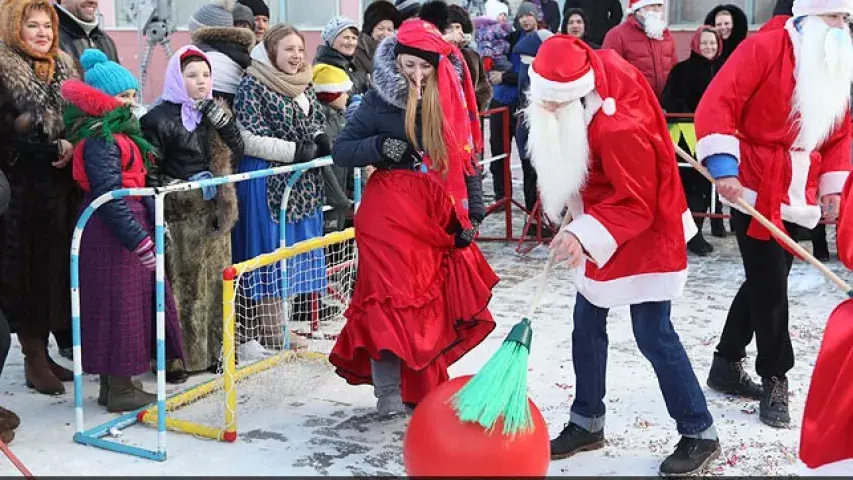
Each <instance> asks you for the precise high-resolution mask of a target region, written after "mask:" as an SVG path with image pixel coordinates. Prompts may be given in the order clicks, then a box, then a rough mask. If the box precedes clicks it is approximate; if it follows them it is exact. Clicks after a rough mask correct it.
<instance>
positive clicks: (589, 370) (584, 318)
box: [572, 294, 716, 438]
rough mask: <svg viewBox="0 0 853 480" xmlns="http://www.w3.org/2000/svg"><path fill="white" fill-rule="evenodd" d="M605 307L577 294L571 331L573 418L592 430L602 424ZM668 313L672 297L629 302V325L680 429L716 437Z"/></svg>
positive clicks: (701, 394)
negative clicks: (574, 385)
mask: <svg viewBox="0 0 853 480" xmlns="http://www.w3.org/2000/svg"><path fill="white" fill-rule="evenodd" d="M607 313H608V309H606V308H600V307H597V306H595V305H593V304H591V303H590V302H589V300H587V299H586V298H584V296H583V295H581V294H578V295H577V300H576V302H575V311H574V330H573V331H572V361H573V363H574V368H575V381H576V382H577V388H576V397H575V401H574V403H572V421H573V422H574V423H576V424H578V425H580V426H581V427H583V428H585V429H587V430H589V431H593V432H595V431H598V430H601V429H602V428H604V413H605V407H604V401H603V400H604V386H605V378H606V377H605V375H606V369H607ZM669 316H670V302H649V303H641V304H637V305H631V325H632V326H633V329H634V338H635V339H636V340H637V346H639V347H640V352H642V354H643V356H645V357H646V359H648V360H649V362H651V364H652V368H654V370H655V374H656V375H657V377H658V384H659V385H660V390H661V393H663V399H664V401H665V402H666V409H667V411H668V412H669V416H670V417H672V419H673V420H675V423H676V426H677V428H678V433H680V434H681V435H686V436H691V437H700V438H705V437H706V436H709V437H710V438H716V432H715V431H714V430H713V429H711V427H712V425H713V423H714V419H713V418H712V417H711V413H710V412H709V411H708V404H707V403H706V402H705V395H704V394H703V393H702V388H701V387H700V386H699V381H698V380H697V379H696V374H695V373H693V368H692V366H691V365H690V359H689V358H687V353H686V352H685V351H684V347H683V346H682V345H681V340H680V339H679V338H678V334H677V333H675V330H674V329H673V328H672V322H670V319H669ZM706 431H707V432H706ZM703 433H706V435H703Z"/></svg>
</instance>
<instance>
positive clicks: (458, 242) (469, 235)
mask: <svg viewBox="0 0 853 480" xmlns="http://www.w3.org/2000/svg"><path fill="white" fill-rule="evenodd" d="M471 225H472V228H469V229H466V230H460V231H459V233H457V234H456V239H455V240H454V242H453V245H454V246H455V247H456V248H465V247H467V246H468V245H471V242H473V241H474V237H476V236H477V232H479V231H480V222H478V221H476V220H473V219H472V220H471Z"/></svg>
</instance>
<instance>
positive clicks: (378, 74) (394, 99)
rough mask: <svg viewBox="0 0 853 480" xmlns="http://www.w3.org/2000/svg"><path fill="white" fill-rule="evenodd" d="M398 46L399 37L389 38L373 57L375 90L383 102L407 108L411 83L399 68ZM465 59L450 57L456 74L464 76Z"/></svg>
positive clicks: (380, 45) (381, 44)
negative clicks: (395, 53) (396, 52)
mask: <svg viewBox="0 0 853 480" xmlns="http://www.w3.org/2000/svg"><path fill="white" fill-rule="evenodd" d="M395 46H397V36H396V35H395V36H393V37H388V38H386V39H385V40H382V43H380V44H379V46H378V47H377V48H376V54H375V55H374V56H373V89H374V90H376V93H377V94H378V95H379V97H380V98H382V100H385V102H387V103H388V104H390V105H393V106H395V107H397V108H406V101H407V100H408V98H409V81H408V80H407V79H406V77H405V76H403V74H402V73H400V70H399V68H397V56H396V55H394V47H395ZM463 61H464V59H461V58H456V57H455V56H453V57H450V62H451V63H452V64H453V67H454V68H455V69H456V73H458V74H459V76H460V77H461V76H462V62H463Z"/></svg>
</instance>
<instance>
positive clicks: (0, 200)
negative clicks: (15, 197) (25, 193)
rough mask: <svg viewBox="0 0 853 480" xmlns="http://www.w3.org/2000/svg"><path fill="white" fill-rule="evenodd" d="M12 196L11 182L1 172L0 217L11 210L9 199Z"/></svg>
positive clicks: (0, 171)
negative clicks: (7, 210) (8, 209)
mask: <svg viewBox="0 0 853 480" xmlns="http://www.w3.org/2000/svg"><path fill="white" fill-rule="evenodd" d="M11 196H12V190H11V187H10V186H9V180H8V179H7V178H6V175H5V174H4V173H3V171H2V170H0V217H2V216H3V214H4V213H6V209H7V208H9V199H10V198H11Z"/></svg>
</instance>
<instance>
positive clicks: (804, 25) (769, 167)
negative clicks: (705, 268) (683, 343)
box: [695, 0, 853, 427]
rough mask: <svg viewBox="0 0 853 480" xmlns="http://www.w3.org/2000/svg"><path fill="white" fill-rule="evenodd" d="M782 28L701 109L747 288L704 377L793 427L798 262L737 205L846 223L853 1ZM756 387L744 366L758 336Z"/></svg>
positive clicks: (812, 9)
mask: <svg viewBox="0 0 853 480" xmlns="http://www.w3.org/2000/svg"><path fill="white" fill-rule="evenodd" d="M793 13H794V15H793V17H791V18H789V19H788V20H787V22H786V24H785V27H784V28H779V29H775V30H768V31H765V32H762V33H759V34H756V35H752V36H750V37H749V38H747V39H746V40H745V41H744V42H743V43H741V44H740V45H739V46H738V48H737V49H736V50H735V52H734V53H733V54H732V56H731V57H730V58H729V61H728V62H726V64H725V66H724V67H723V68H722V70H720V72H719V73H718V74H717V76H716V77H715V78H714V80H713V81H712V82H711V85H710V86H709V87H708V90H707V91H706V92H705V94H704V96H703V97H702V101H701V102H700V103H699V107H698V109H697V110H696V116H695V125H696V134H697V136H698V138H699V142H698V144H697V147H696V148H697V154H698V156H699V159H700V160H701V161H703V162H705V164H706V165H707V167H708V169H709V170H710V172H711V174H712V175H713V176H714V178H716V179H717V186H718V189H719V192H720V195H721V196H722V197H723V203H726V204H728V205H730V206H733V208H732V226H733V227H734V230H735V234H736V236H737V240H738V247H739V248H740V252H741V258H742V260H743V267H744V270H745V273H746V280H745V281H744V282H743V284H742V285H741V287H740V290H739V291H738V293H737V295H735V298H734V300H733V301H732V304H731V307H730V308H729V313H728V317H727V318H726V324H725V327H724V328H723V333H722V335H721V337H720V341H719V343H718V344H717V348H716V353H715V354H714V361H713V364H712V366H711V371H710V373H709V375H708V385H709V386H710V387H711V388H713V389H715V390H718V391H721V392H724V393H728V394H734V395H740V396H743V397H747V398H752V399H760V401H761V402H760V408H759V418H760V420H761V421H762V422H764V423H765V424H767V425H770V426H773V427H785V426H787V425H788V424H789V422H790V415H789V413H788V380H787V377H786V374H787V372H788V371H789V370H790V369H791V368H792V367H793V366H794V350H793V348H792V346H791V338H790V336H789V334H788V274H789V272H790V270H791V264H792V263H793V256H792V254H791V253H790V252H788V251H787V250H786V249H785V248H783V247H782V246H781V245H780V244H779V243H777V242H776V241H774V239H773V238H772V237H771V235H770V233H769V232H768V231H767V230H766V229H765V228H763V227H762V226H761V225H760V224H759V223H758V222H757V221H755V220H752V219H751V218H750V217H749V215H747V214H746V213H744V212H743V211H742V210H741V207H739V206H738V205H737V203H736V202H737V200H738V199H739V198H743V200H745V201H746V202H748V203H750V204H752V205H754V206H755V208H756V209H757V210H758V211H759V212H760V213H761V214H763V215H764V216H766V217H767V218H769V219H770V220H772V221H773V223H775V224H776V225H777V226H778V227H780V228H782V229H783V230H784V229H787V230H788V231H789V232H791V233H795V232H796V229H797V228H799V227H798V226H800V227H805V228H808V229H812V228H814V227H815V226H816V225H817V223H818V221H819V220H820V219H821V217H823V218H824V219H827V220H834V219H835V218H836V216H837V215H838V211H839V204H840V195H839V193H840V192H841V189H842V187H843V185H844V183H845V181H846V179H847V176H848V172H849V171H850V169H851V164H850V146H851V145H850V134H851V130H850V115H849V112H848V107H849V101H850V82H851V80H853V41H851V38H850V31H849V29H848V28H847V20H848V16H849V15H850V14H853V0H796V1H795V2H794V9H793ZM753 334H754V335H755V340H756V344H757V348H758V356H757V357H756V361H755V369H756V371H757V373H758V375H759V376H760V377H761V386H760V387H759V386H758V385H756V384H755V383H754V382H753V381H752V380H751V379H750V378H749V376H748V375H747V374H746V372H744V370H743V366H742V364H741V362H742V360H743V358H744V357H745V356H746V350H745V349H746V346H747V345H749V343H750V342H751V341H752V336H753Z"/></svg>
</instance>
